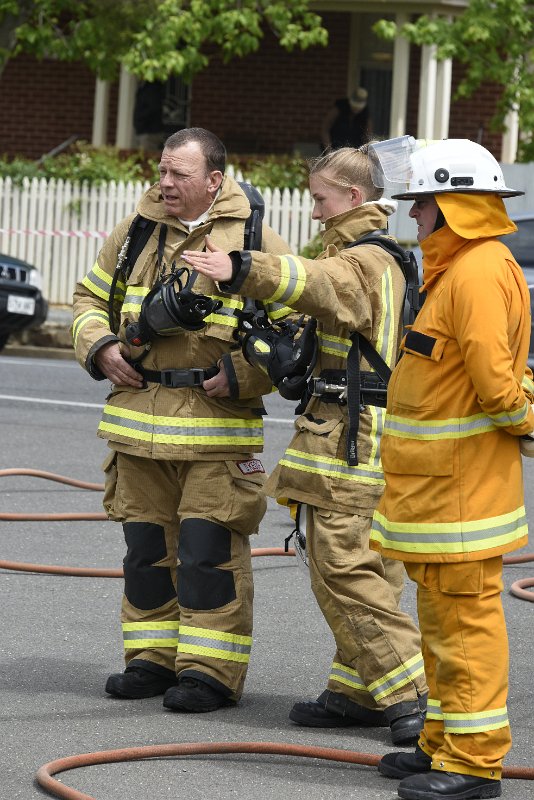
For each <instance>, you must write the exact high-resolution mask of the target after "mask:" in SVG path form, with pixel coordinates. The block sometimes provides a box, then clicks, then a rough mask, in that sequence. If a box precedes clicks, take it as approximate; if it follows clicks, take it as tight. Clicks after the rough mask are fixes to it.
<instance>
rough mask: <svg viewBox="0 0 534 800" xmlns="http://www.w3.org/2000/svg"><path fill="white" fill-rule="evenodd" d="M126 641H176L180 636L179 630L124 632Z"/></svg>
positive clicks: (158, 629) (157, 629)
mask: <svg viewBox="0 0 534 800" xmlns="http://www.w3.org/2000/svg"><path fill="white" fill-rule="evenodd" d="M122 636H123V639H124V641H127V640H128V639H176V638H177V636H178V628H175V629H174V630H161V629H160V628H156V629H154V630H152V629H143V630H141V629H140V630H137V631H123V633H122Z"/></svg>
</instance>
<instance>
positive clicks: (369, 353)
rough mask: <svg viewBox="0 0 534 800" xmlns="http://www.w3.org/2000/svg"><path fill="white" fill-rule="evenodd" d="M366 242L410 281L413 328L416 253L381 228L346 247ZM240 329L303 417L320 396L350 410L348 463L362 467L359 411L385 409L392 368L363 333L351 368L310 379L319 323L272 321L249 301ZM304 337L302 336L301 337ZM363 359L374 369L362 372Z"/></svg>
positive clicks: (354, 344)
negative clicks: (387, 258)
mask: <svg viewBox="0 0 534 800" xmlns="http://www.w3.org/2000/svg"><path fill="white" fill-rule="evenodd" d="M362 244H367V245H369V244H375V245H378V246H379V247H381V248H382V249H383V250H385V251H386V252H387V253H389V254H390V255H391V256H392V257H393V258H394V259H395V260H396V261H397V263H398V264H399V266H400V268H401V270H402V273H403V275H404V278H405V281H406V291H405V298H404V302H405V303H406V302H407V303H408V323H409V324H411V323H412V322H413V321H414V319H415V317H416V315H417V313H418V311H419V310H420V307H421V305H422V302H423V298H422V297H421V295H420V293H419V280H418V272H417V263H416V261H415V257H414V255H413V253H412V252H411V251H406V250H404V248H402V247H401V246H400V245H399V244H398V243H397V242H396V241H394V240H393V239H390V238H389V237H388V236H387V231H385V230H376V231H373V232H372V233H369V234H367V235H366V236H362V237H361V239H358V240H357V241H355V242H350V244H347V245H346V247H345V249H347V248H350V247H357V246H359V245H362ZM237 316H238V318H239V323H238V329H237V332H236V334H235V336H236V338H237V339H238V341H239V342H240V344H241V347H242V349H243V353H244V355H245V358H246V359H247V361H248V362H249V363H250V364H252V365H253V366H256V367H259V368H260V369H261V370H263V371H264V372H266V373H267V374H268V375H269V377H270V379H271V380H272V382H273V384H274V385H275V386H276V387H277V388H278V391H279V392H280V394H281V395H282V397H285V398H286V399H287V400H300V402H299V404H298V406H297V407H296V409H295V413H296V414H300V413H302V412H303V410H304V409H305V407H306V405H307V403H308V401H309V400H310V398H311V397H320V398H321V401H322V402H325V403H339V404H341V405H347V406H348V414H349V427H348V431H347V463H348V464H349V466H356V465H357V464H358V453H357V446H356V443H357V438H358V429H359V420H360V412H361V411H362V410H363V408H364V407H365V406H368V405H373V406H381V407H382V408H385V406H386V395H387V387H388V382H389V379H390V377H391V369H390V368H389V366H388V365H387V364H386V362H385V361H384V359H383V358H382V357H381V356H380V355H379V353H378V352H377V351H376V350H375V348H374V347H373V346H372V344H371V343H370V342H369V341H368V340H367V339H366V338H365V336H363V335H362V334H361V333H359V332H358V331H356V332H355V333H353V334H352V335H351V336H350V339H351V347H350V350H349V353H348V356H347V368H346V370H323V371H322V372H321V374H320V375H319V377H311V375H312V372H313V368H314V366H315V364H316V362H317V355H318V350H319V347H318V341H317V336H316V328H317V321H316V320H315V319H309V320H308V321H307V322H306V323H304V316H302V317H300V318H299V319H298V320H296V321H288V320H284V321H283V322H278V323H273V322H271V320H270V319H269V317H268V316H267V314H266V312H265V310H264V309H263V307H262V305H261V303H258V302H256V303H255V302H254V301H252V300H249V301H248V302H247V303H246V304H245V307H244V309H243V311H242V312H238V315H237ZM301 329H302V333H301V334H300V336H299V337H298V338H297V334H298V333H299V331H300V330H301ZM361 356H363V357H364V358H365V359H366V361H367V362H368V363H369V365H370V366H371V367H372V369H373V370H374V371H373V372H365V371H361V369H360V358H361Z"/></svg>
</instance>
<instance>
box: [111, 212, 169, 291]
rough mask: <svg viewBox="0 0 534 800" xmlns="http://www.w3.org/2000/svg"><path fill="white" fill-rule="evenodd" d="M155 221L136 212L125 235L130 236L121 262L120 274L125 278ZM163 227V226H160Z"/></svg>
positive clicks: (155, 223) (129, 273)
mask: <svg viewBox="0 0 534 800" xmlns="http://www.w3.org/2000/svg"><path fill="white" fill-rule="evenodd" d="M156 225H157V222H156V221H155V220H153V219H146V218H145V217H142V216H141V214H137V215H136V216H135V217H134V219H133V221H132V224H131V225H130V228H129V230H128V234H127V236H128V237H129V238H130V243H129V245H128V249H127V251H126V256H125V258H124V261H123V262H122V270H121V271H122V274H123V276H124V278H125V279H126V280H127V279H128V278H129V277H130V275H131V273H132V270H133V268H134V265H135V262H136V261H137V259H138V258H139V256H140V255H141V253H142V251H143V250H144V247H145V245H146V243H147V242H148V240H149V239H150V237H151V235H152V231H153V230H154V228H155V227H156ZM162 227H163V226H162Z"/></svg>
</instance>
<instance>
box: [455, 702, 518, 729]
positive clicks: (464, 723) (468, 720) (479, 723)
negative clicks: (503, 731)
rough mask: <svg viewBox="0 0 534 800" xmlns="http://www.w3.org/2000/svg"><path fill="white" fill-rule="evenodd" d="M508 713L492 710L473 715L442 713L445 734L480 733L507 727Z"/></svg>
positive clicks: (498, 709)
mask: <svg viewBox="0 0 534 800" xmlns="http://www.w3.org/2000/svg"><path fill="white" fill-rule="evenodd" d="M508 725H509V722H508V711H507V709H506V706H505V707H504V708H494V709H491V710H490V711H476V712H475V713H474V714H449V713H447V712H446V711H444V712H443V729H444V731H445V733H482V732H483V731H496V730H498V729H499V728H506V727H508Z"/></svg>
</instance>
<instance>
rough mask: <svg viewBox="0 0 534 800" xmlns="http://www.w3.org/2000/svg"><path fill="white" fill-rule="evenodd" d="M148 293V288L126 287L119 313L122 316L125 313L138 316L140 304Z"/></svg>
mask: <svg viewBox="0 0 534 800" xmlns="http://www.w3.org/2000/svg"><path fill="white" fill-rule="evenodd" d="M149 291H150V289H149V288H148V286H128V287H127V289H126V296H125V298H124V302H123V304H122V307H121V312H122V313H123V314H126V312H129V313H132V312H133V313H134V314H138V313H139V312H140V310H141V304H142V302H143V300H144V299H145V297H146V296H147V294H148V293H149Z"/></svg>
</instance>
